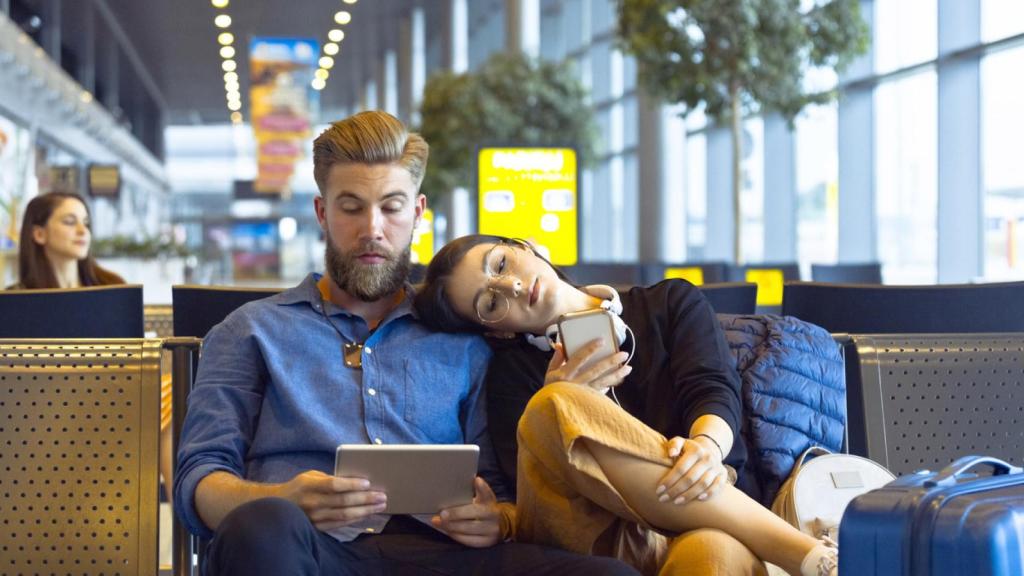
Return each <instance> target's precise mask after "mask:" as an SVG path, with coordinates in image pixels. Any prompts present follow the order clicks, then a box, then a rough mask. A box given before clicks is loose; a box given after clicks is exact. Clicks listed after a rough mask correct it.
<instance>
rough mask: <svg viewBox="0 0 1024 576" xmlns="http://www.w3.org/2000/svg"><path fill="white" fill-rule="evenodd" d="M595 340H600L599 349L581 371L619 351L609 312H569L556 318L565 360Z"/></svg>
mask: <svg viewBox="0 0 1024 576" xmlns="http://www.w3.org/2000/svg"><path fill="white" fill-rule="evenodd" d="M597 338H600V339H601V340H602V344H601V348H599V349H598V350H597V352H595V353H594V354H593V355H592V356H591V357H590V360H588V361H587V362H586V363H585V364H584V365H583V366H582V367H581V371H582V370H586V369H587V368H589V367H590V366H591V365H592V364H594V363H595V362H599V361H601V360H604V359H605V358H607V357H609V356H611V355H612V354H615V353H616V352H618V351H619V343H618V339H617V338H616V337H615V324H614V323H613V322H612V315H611V312H608V311H607V310H603V309H597V310H587V311H584V312H570V313H569V314H563V315H562V316H561V317H559V318H558V341H559V342H561V343H562V347H563V350H565V357H566V359H569V358H572V357H573V355H574V354H576V353H578V352H579V350H580V348H583V347H584V346H586V345H587V344H589V343H590V342H592V341H593V340H595V339H597Z"/></svg>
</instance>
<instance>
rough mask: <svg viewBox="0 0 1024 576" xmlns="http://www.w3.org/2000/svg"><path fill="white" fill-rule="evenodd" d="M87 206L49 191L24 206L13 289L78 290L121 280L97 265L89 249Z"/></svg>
mask: <svg viewBox="0 0 1024 576" xmlns="http://www.w3.org/2000/svg"><path fill="white" fill-rule="evenodd" d="M90 226H91V219H90V216H89V207H88V206H87V205H86V203H85V200H84V199H83V198H82V197H81V196H79V195H78V194H72V193H70V192H49V193H47V194H41V195H39V196H36V197H35V198H33V199H32V200H31V201H30V202H29V203H28V206H26V207H25V218H24V219H23V220H22V224H21V239H20V241H19V244H18V277H19V279H20V281H19V282H18V284H17V285H15V286H14V287H15V288H19V289H26V290H35V289H41V288H79V287H81V286H101V285H106V284H124V279H123V278H121V277H120V276H118V275H117V274H114V273H113V272H111V271H109V270H106V269H104V268H102V267H101V266H100V265H99V264H97V263H96V261H95V260H94V259H93V257H92V255H91V254H90V252H89V247H90V245H91V243H92V229H91V228H90Z"/></svg>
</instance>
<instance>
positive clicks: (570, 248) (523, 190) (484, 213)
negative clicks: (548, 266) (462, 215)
mask: <svg viewBox="0 0 1024 576" xmlns="http://www.w3.org/2000/svg"><path fill="white" fill-rule="evenodd" d="M577 183H578V171H577V164H576V151H575V150H573V149H572V148H483V149H481V150H480V153H479V155H478V156H477V187H478V198H479V211H478V212H479V219H478V222H479V230H480V233H481V234H496V235H499V236H509V237H512V238H521V239H523V240H526V241H528V242H530V243H531V244H533V245H534V246H536V247H537V248H538V249H539V251H540V252H541V253H542V254H544V255H545V256H547V257H548V258H549V259H550V260H551V262H552V263H553V264H556V265H558V266H572V265H574V264H576V259H577V254H578V252H577V236H578V234H577V227H578V223H577V219H578V217H577V213H578V211H577V209H578V207H577V197H578V184H577Z"/></svg>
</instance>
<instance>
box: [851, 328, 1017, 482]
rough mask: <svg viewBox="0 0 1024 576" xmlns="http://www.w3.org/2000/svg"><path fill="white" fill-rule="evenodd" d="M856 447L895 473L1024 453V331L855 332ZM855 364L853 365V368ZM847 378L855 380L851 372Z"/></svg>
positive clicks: (853, 428) (853, 448)
mask: <svg viewBox="0 0 1024 576" xmlns="http://www.w3.org/2000/svg"><path fill="white" fill-rule="evenodd" d="M851 340H852V346H849V347H848V348H847V363H848V366H850V364H851V363H852V366H856V367H857V370H859V373H860V374H859V376H860V378H859V385H857V384H858V383H857V382H853V381H851V382H849V384H850V385H849V386H848V388H847V394H849V398H848V400H847V405H848V407H849V410H850V414H849V426H850V437H849V442H850V451H851V452H852V453H854V454H860V455H864V456H867V457H869V458H871V459H872V460H875V461H877V462H879V463H881V464H884V465H885V466H887V467H888V468H889V469H890V470H892V471H893V472H894V473H896V474H905V473H909V472H913V471H915V470H919V469H923V468H928V469H932V470H935V469H938V468H941V467H942V466H945V465H947V464H949V463H950V462H952V461H953V460H954V459H955V458H957V457H959V456H963V455H965V454H985V455H989V456H996V457H998V458H1003V459H1005V460H1007V461H1010V462H1013V463H1014V464H1017V465H1020V464H1021V462H1022V458H1024V334H918V335H900V334H888V335H855V336H851ZM852 366H851V367H852ZM848 380H851V379H850V378H848Z"/></svg>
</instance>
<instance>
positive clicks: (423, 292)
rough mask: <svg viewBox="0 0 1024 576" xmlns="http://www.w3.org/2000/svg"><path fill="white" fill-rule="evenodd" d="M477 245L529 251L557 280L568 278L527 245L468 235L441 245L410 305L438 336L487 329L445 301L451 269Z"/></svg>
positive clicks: (484, 235)
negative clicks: (502, 246)
mask: <svg viewBox="0 0 1024 576" xmlns="http://www.w3.org/2000/svg"><path fill="white" fill-rule="evenodd" d="M481 244H505V245H509V246H516V247H518V248H522V249H523V250H529V251H530V252H531V253H532V254H533V255H534V256H536V257H538V258H540V259H541V260H543V261H544V262H547V264H548V266H551V269H552V270H554V271H555V274H558V277H559V278H561V279H562V280H565V281H566V282H569V281H570V280H569V278H568V277H567V276H566V275H565V273H563V272H562V271H561V270H559V269H558V268H557V267H556V266H555V265H554V264H552V263H551V262H548V259H547V258H545V257H543V256H541V255H540V254H538V253H537V251H536V250H534V249H533V248H532V247H531V246H530V245H529V244H528V243H527V242H525V241H523V240H518V239H515V238H506V237H504V236H492V235H488V234H470V235H468V236H462V237H460V238H456V239H455V240H452V241H451V242H449V243H448V244H445V246H444V248H441V250H440V251H439V252H438V253H437V254H436V255H435V256H434V259H433V260H431V261H430V265H429V266H427V272H426V277H425V279H424V280H423V284H422V285H421V286H420V287H419V289H418V290H417V291H416V298H415V299H414V300H413V305H414V306H415V307H416V312H417V313H418V314H419V317H420V321H422V322H423V323H424V324H426V326H427V327H428V328H430V329H431V330H438V331H441V332H486V331H487V327H486V326H482V325H481V324H480V323H478V322H477V321H476V320H475V319H471V318H463V317H462V316H461V315H459V313H458V312H456V311H455V308H454V307H452V305H451V302H449V301H448V292H447V288H448V282H449V280H451V276H452V273H453V272H454V271H455V267H456V266H458V265H459V262H462V259H463V258H464V257H465V256H466V252H469V251H470V250H471V249H472V248H473V247H475V246H479V245H481Z"/></svg>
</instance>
